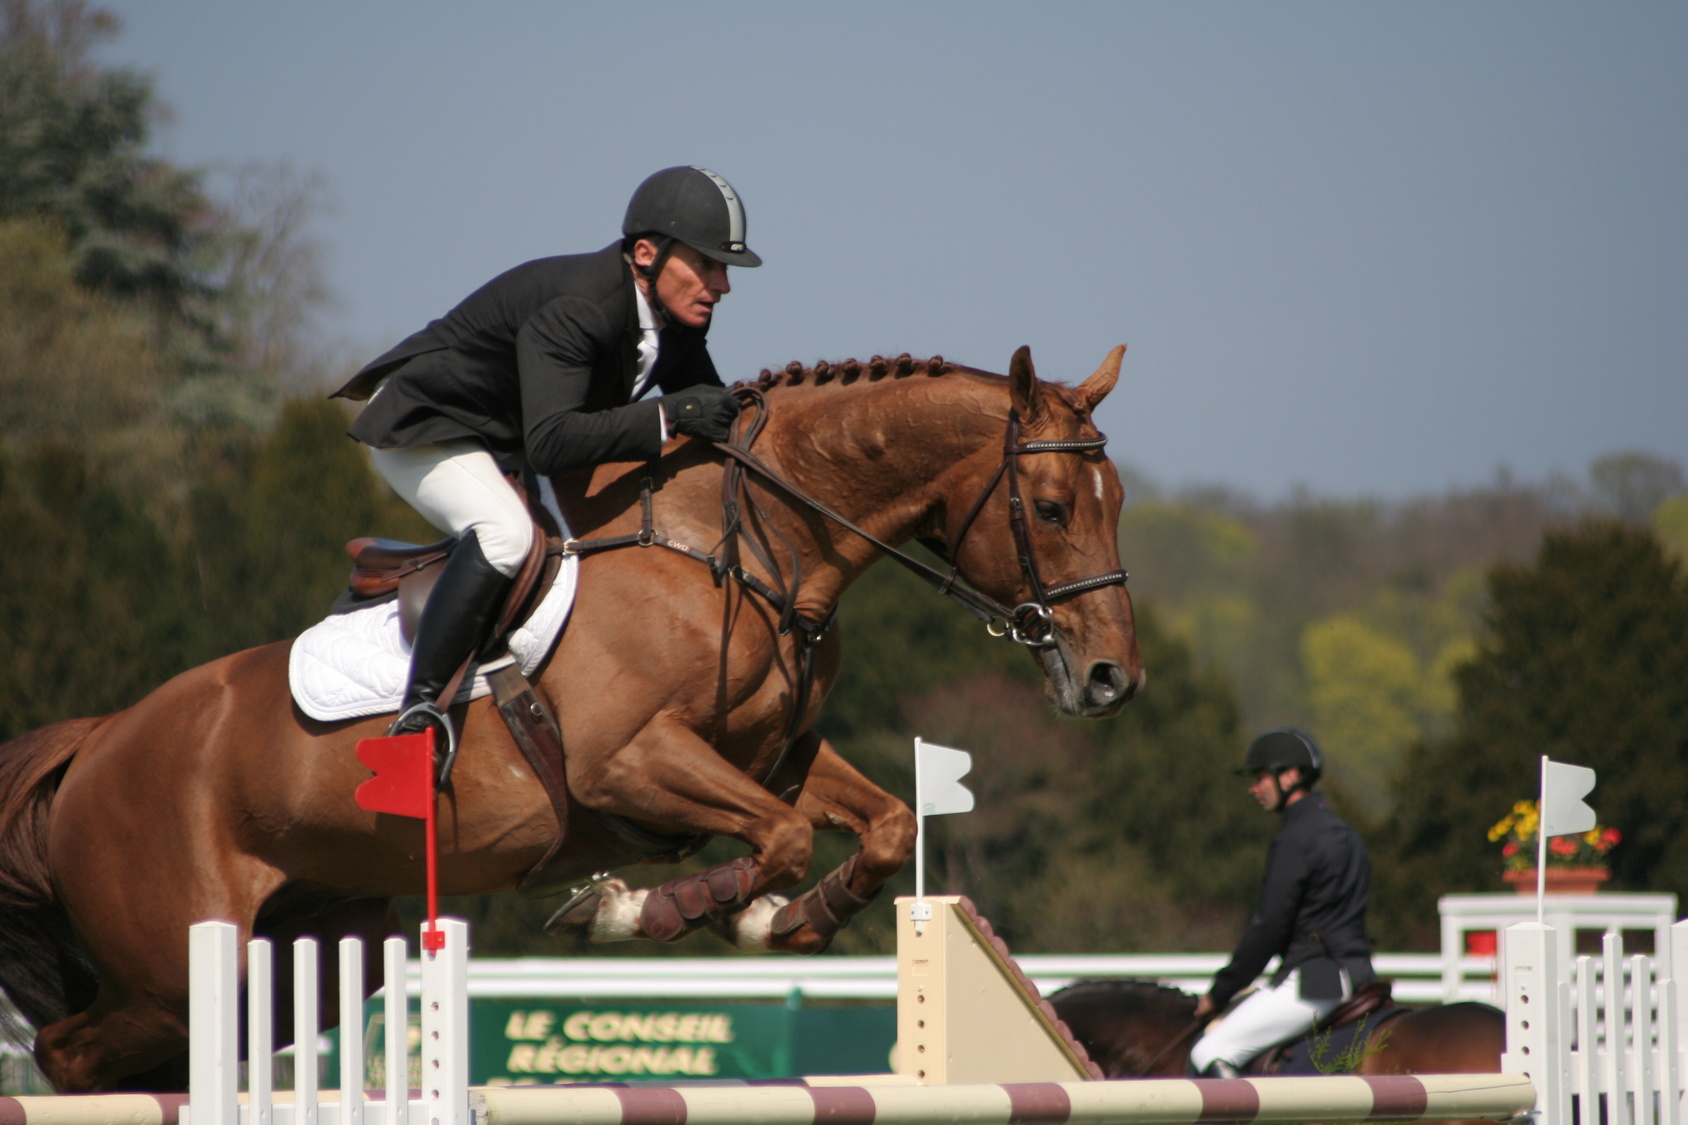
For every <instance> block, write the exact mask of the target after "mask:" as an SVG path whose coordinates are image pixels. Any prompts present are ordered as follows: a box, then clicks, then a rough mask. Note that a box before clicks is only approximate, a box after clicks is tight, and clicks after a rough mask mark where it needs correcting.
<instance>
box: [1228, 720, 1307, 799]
mask: <svg viewBox="0 0 1688 1125" xmlns="http://www.w3.org/2000/svg"><path fill="white" fill-rule="evenodd" d="M1292 766H1293V767H1294V768H1296V769H1299V770H1300V771H1301V784H1302V785H1303V786H1308V785H1312V784H1313V782H1315V781H1317V780H1318V779H1319V775H1320V774H1322V773H1324V772H1325V756H1324V755H1323V754H1321V753H1319V745H1318V743H1316V742H1314V741H1313V736H1312V735H1310V734H1308V733H1307V732H1306V731H1301V730H1296V729H1295V728H1294V727H1279V728H1278V729H1276V730H1269V731H1267V732H1266V733H1265V734H1263V735H1261V736H1260V737H1259V738H1257V739H1255V740H1254V741H1253V742H1251V743H1249V747H1248V754H1247V755H1246V756H1245V757H1244V758H1243V766H1242V768H1241V769H1239V770H1238V771H1237V772H1238V773H1248V774H1252V773H1256V772H1258V771H1260V770H1271V771H1272V772H1273V773H1274V774H1276V773H1277V772H1278V771H1279V770H1287V769H1289V768H1291V767H1292Z"/></svg>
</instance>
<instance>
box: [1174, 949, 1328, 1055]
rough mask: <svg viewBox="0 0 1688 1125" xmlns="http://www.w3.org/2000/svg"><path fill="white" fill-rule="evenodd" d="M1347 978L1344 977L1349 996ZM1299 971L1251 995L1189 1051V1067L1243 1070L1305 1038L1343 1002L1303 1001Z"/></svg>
mask: <svg viewBox="0 0 1688 1125" xmlns="http://www.w3.org/2000/svg"><path fill="white" fill-rule="evenodd" d="M1347 983H1348V982H1347V975H1346V974H1344V976H1343V986H1344V988H1343V991H1344V994H1346V993H1347V992H1348V991H1349V990H1348V988H1347ZM1300 989H1301V971H1300V970H1299V969H1298V970H1296V971H1295V972H1292V973H1291V974H1290V975H1289V976H1288V977H1286V978H1285V979H1284V982H1283V983H1282V984H1280V985H1278V986H1277V987H1276V988H1273V987H1271V986H1270V985H1268V986H1267V987H1265V988H1261V989H1259V990H1258V991H1256V992H1254V993H1252V994H1250V995H1249V996H1248V998H1247V999H1245V1000H1244V1001H1243V1002H1242V1003H1241V1004H1238V1005H1237V1006H1236V1007H1235V1008H1234V1009H1232V1011H1231V1014H1230V1015H1228V1016H1226V1017H1225V1019H1224V1020H1223V1021H1222V1022H1221V1023H1220V1024H1219V1025H1218V1026H1217V1027H1215V1028H1214V1029H1213V1030H1212V1031H1209V1032H1208V1033H1207V1034H1206V1035H1204V1036H1202V1037H1201V1038H1200V1039H1198V1040H1197V1041H1196V1045H1195V1046H1194V1047H1191V1048H1190V1065H1191V1067H1192V1068H1194V1069H1195V1070H1196V1071H1198V1072H1199V1071H1203V1070H1206V1069H1207V1068H1208V1066H1209V1065H1211V1064H1212V1063H1213V1062H1214V1060H1216V1059H1217V1060H1219V1061H1221V1062H1225V1063H1228V1064H1229V1065H1231V1066H1233V1067H1235V1068H1236V1069H1238V1070H1241V1069H1242V1068H1243V1067H1245V1066H1247V1065H1248V1063H1249V1062H1250V1061H1251V1060H1252V1059H1253V1058H1254V1056H1256V1055H1258V1054H1260V1053H1261V1052H1262V1051H1265V1050H1268V1049H1270V1048H1272V1047H1275V1046H1277V1045H1278V1044H1279V1043H1282V1042H1285V1041H1286V1040H1289V1039H1293V1038H1296V1037H1297V1036H1300V1035H1305V1034H1306V1033H1307V1032H1309V1031H1311V1030H1313V1025H1314V1024H1316V1023H1318V1022H1319V1020H1321V1019H1323V1018H1324V1017H1325V1016H1327V1015H1329V1014H1330V1013H1331V1012H1332V1011H1334V1010H1335V1009H1336V1006H1337V1005H1338V1004H1340V1003H1342V1001H1341V1000H1340V999H1333V1000H1303V999H1302V998H1301V997H1300V995H1298V993H1299V992H1300Z"/></svg>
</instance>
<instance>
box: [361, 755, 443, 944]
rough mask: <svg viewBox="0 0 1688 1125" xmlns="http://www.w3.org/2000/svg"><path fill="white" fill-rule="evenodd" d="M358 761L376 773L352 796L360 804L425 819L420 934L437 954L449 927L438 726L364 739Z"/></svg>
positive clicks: (369, 808) (371, 809)
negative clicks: (443, 910)
mask: <svg viewBox="0 0 1688 1125" xmlns="http://www.w3.org/2000/svg"><path fill="white" fill-rule="evenodd" d="M357 756H358V761H360V762H362V763H363V764H364V765H366V766H368V767H369V768H370V769H371V770H372V771H374V773H375V776H374V777H372V778H370V779H369V780H368V781H366V782H364V783H363V784H362V785H360V786H358V787H357V791H356V792H355V793H353V794H352V799H353V800H354V801H356V802H357V805H358V808H360V809H368V810H369V811H370V812H378V813H391V814H393V815H394V816H410V817H416V818H417V819H419V820H421V821H423V823H424V825H425V828H424V836H425V840H426V843H425V850H426V851H427V858H428V866H427V880H428V928H427V929H426V930H425V931H423V934H422V948H423V949H425V950H428V951H429V952H437V951H439V950H441V949H444V948H445V931H444V930H442V929H440V928H439V926H438V924H437V923H436V919H437V918H438V917H439V899H440V895H439V884H440V879H439V865H438V859H437V857H438V854H439V849H438V843H437V840H436V837H435V831H434V803H435V802H434V728H433V727H432V726H429V727H428V728H427V729H425V730H423V731H422V732H421V733H420V734H390V735H387V736H385V737H383V738H360V739H358V745H357Z"/></svg>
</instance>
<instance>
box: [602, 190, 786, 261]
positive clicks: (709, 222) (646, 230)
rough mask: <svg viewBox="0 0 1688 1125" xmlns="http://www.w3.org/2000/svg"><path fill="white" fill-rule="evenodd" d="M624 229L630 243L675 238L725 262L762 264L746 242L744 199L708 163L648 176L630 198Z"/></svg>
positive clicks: (661, 244)
mask: <svg viewBox="0 0 1688 1125" xmlns="http://www.w3.org/2000/svg"><path fill="white" fill-rule="evenodd" d="M621 233H622V235H623V236H624V237H625V238H627V239H628V240H629V245H631V240H632V239H634V238H637V237H639V236H651V237H652V241H654V242H657V244H658V248H659V249H663V250H666V249H667V246H666V243H667V242H668V240H674V241H678V242H684V243H685V244H686V245H687V246H690V247H691V248H692V249H693V250H696V251H697V252H698V253H700V254H704V255H707V256H708V257H711V258H713V259H715V260H716V261H717V262H720V263H722V264H723V265H728V266H759V265H761V264H762V259H761V258H760V257H758V256H757V254H756V252H755V251H754V250H752V249H751V248H750V247H749V246H747V245H745V241H744V238H745V223H744V201H743V200H741V199H740V198H739V194H738V192H736V191H734V190H733V185H732V184H729V183H728V182H727V181H726V180H723V179H722V178H721V177H720V176H717V175H716V174H715V173H714V172H711V171H710V170H709V169H707V168H687V167H680V168H664V169H663V170H662V171H660V172H657V173H655V174H654V175H652V176H651V177H649V178H648V179H646V180H645V182H644V183H642V184H640V185H639V187H638V189H637V190H636V191H634V193H633V198H632V199H631V200H630V201H628V204H627V217H626V218H624V219H622V221H621ZM665 256H666V255H665Z"/></svg>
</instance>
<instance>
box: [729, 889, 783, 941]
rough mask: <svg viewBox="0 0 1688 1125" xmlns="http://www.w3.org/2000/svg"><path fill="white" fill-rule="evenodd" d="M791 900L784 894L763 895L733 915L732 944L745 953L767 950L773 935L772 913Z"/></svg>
mask: <svg viewBox="0 0 1688 1125" xmlns="http://www.w3.org/2000/svg"><path fill="white" fill-rule="evenodd" d="M790 901H791V900H790V899H788V898H786V897H785V896H784V895H763V896H762V897H761V898H758V899H753V900H752V901H751V903H750V905H749V906H747V907H745V908H744V909H743V910H741V911H739V912H738V913H737V914H736V915H734V916H733V944H734V945H736V946H738V947H739V948H740V949H742V950H744V951H745V952H746V953H766V952H768V942H769V939H770V938H772V936H773V928H774V915H775V914H776V913H778V912H779V909H780V907H782V906H784V905H785V904H786V903H788V902H790Z"/></svg>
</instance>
